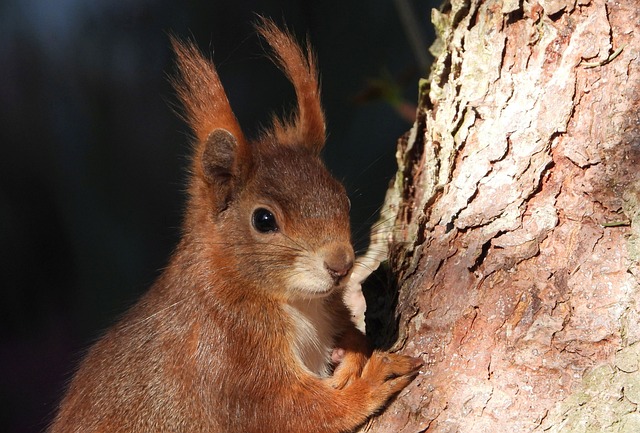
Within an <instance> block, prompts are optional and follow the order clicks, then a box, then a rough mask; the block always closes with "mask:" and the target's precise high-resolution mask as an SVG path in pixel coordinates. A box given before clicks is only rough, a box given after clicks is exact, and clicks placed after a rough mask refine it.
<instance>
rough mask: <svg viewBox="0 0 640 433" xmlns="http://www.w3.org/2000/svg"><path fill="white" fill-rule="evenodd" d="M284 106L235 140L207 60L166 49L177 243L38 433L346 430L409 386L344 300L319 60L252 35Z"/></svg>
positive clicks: (338, 212) (182, 46)
mask: <svg viewBox="0 0 640 433" xmlns="http://www.w3.org/2000/svg"><path fill="white" fill-rule="evenodd" d="M256 28H257V30H258V32H259V34H260V35H261V36H262V37H263V38H264V39H265V40H266V41H267V43H268V44H269V45H270V47H271V49H272V51H273V56H272V57H273V60H274V62H275V63H276V64H277V65H278V66H279V67H280V68H281V69H282V70H283V71H284V73H285V74H286V76H287V77H288V79H289V80H290V81H291V83H292V84H293V87H294V89H295V94H296V98H297V107H296V109H295V110H294V114H293V116H292V117H291V118H290V119H289V120H287V121H285V120H281V119H278V118H274V121H273V126H272V127H271V128H270V129H269V130H267V131H265V132H263V133H262V134H261V136H260V137H259V139H257V140H253V141H249V140H248V139H247V138H246V137H245V135H244V134H243V132H242V130H241V128H240V125H239V124H238V121H237V120H236V117H235V115H234V113H233V112H232V110H231V107H230V105H229V101H228V99H227V96H226V94H225V91H224V89H223V87H222V84H221V82H220V79H219V77H218V74H217V72H216V69H215V67H214V65H213V63H212V62H211V61H210V60H208V59H206V58H205V57H204V56H203V55H202V54H201V53H200V51H199V50H198V49H197V48H196V46H195V45H194V43H192V42H182V41H179V40H177V39H176V38H173V37H172V38H171V43H172V46H173V49H174V51H175V53H176V58H177V64H178V71H179V72H178V77H177V78H175V79H174V80H173V82H174V83H173V84H174V87H175V89H176V92H177V94H178V97H179V99H180V100H181V102H182V104H183V106H184V111H185V118H186V120H187V122H188V124H189V126H190V128H191V129H192V131H193V134H194V142H195V143H194V152H193V160H192V166H191V176H190V180H189V189H188V199H187V206H186V210H185V215H184V221H183V227H182V238H181V240H180V241H179V244H178V246H177V248H176V251H175V252H174V254H173V255H172V257H171V259H170V261H169V264H168V265H167V267H166V268H165V270H164V271H163V273H162V274H161V275H160V276H159V278H158V279H157V281H156V282H155V283H154V284H153V285H152V286H151V288H150V289H149V291H148V292H147V293H146V294H145V295H143V297H142V298H141V299H140V300H139V301H138V303H137V304H135V305H134V306H133V307H132V308H131V309H130V310H129V311H128V312H127V313H126V314H125V315H124V317H122V318H121V320H120V321H119V322H118V323H116V324H115V326H114V327H113V328H111V329H110V330H108V331H107V333H106V334H105V335H104V336H103V337H102V338H101V339H100V340H98V342H97V343H96V344H95V345H94V346H93V347H92V348H91V349H90V350H89V352H88V353H87V355H86V357H85V358H84V360H83V361H82V362H81V364H80V366H79V369H78V371H77V372H76V374H75V376H74V377H73V379H72V381H71V383H70V384H69V387H68V389H67V392H66V395H65V396H64V397H63V399H62V402H61V404H60V407H59V409H58V413H57V415H56V416H55V418H54V420H53V422H52V424H51V426H50V428H49V432H50V433H62V432H64V433H72V432H82V433H90V432H110V433H118V432H208V433H222V432H247V433H269V432H279V433H285V432H291V433H334V432H335V433H338V432H349V431H353V430H354V429H356V428H357V427H359V426H361V425H362V424H364V423H365V422H366V421H367V420H368V419H369V417H371V416H372V415H373V414H375V413H377V412H378V411H380V410H381V409H382V408H383V407H384V405H385V404H386V403H387V402H388V401H389V399H390V398H392V397H393V396H394V395H396V394H397V393H398V392H399V391H401V390H402V389H403V388H404V387H405V386H406V385H408V384H409V383H410V382H411V381H412V380H413V378H414V377H415V376H416V374H417V373H418V370H419V368H420V367H421V365H422V363H421V362H420V360H418V359H417V358H413V357H409V356H405V355H401V354H397V353H388V352H383V351H378V350H372V349H370V348H369V346H368V343H367V340H366V337H365V336H364V334H363V333H362V332H360V331H359V330H357V329H356V327H355V325H354V324H353V322H352V321H351V318H350V312H349V310H348V308H347V307H346V305H345V303H344V301H343V293H344V289H345V287H346V285H347V282H348V280H349V277H350V274H351V273H352V270H353V267H354V260H355V254H354V250H353V247H352V245H351V240H350V236H351V234H350V225H349V208H350V203H349V200H348V198H347V195H346V192H345V189H344V187H343V186H342V185H341V184H340V183H339V182H338V181H337V180H335V179H334V178H333V177H332V176H331V175H330V174H329V172H328V170H327V169H326V168H325V166H324V164H323V162H322V160H321V159H320V155H319V154H320V151H321V150H322V148H323V146H324V143H325V121H324V113H323V109H322V106H321V103H320V97H319V92H320V90H319V84H318V73H317V70H316V60H315V57H314V54H313V52H312V50H311V47H310V45H309V43H308V42H307V44H306V46H305V48H302V47H301V46H300V45H298V44H297V43H296V42H295V41H294V38H293V37H292V35H291V34H290V33H289V31H288V30H286V28H285V30H282V29H280V28H279V27H277V26H276V25H275V24H274V23H273V22H272V21H270V20H268V19H266V18H262V19H261V21H260V22H259V23H258V24H257V25H256Z"/></svg>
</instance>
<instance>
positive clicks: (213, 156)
mask: <svg viewBox="0 0 640 433" xmlns="http://www.w3.org/2000/svg"><path fill="white" fill-rule="evenodd" d="M199 156H200V168H201V169H202V177H203V178H204V180H205V181H206V182H207V184H209V186H211V188H213V190H214V198H213V200H214V203H215V205H216V209H217V210H218V212H220V211H223V210H224V209H225V208H226V207H227V205H228V204H229V201H230V200H231V198H232V196H233V192H234V191H233V190H234V187H235V186H236V185H237V181H238V180H240V178H241V167H239V166H238V164H239V163H240V161H239V160H238V159H239V155H238V140H237V139H236V137H234V136H233V134H231V133H230V132H229V131H227V130H225V129H216V130H215V131H213V132H212V133H211V134H209V136H208V137H207V139H206V140H205V142H204V143H203V146H202V151H201V154H200V155H199Z"/></svg>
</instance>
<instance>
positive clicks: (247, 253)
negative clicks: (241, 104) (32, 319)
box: [172, 19, 354, 299]
mask: <svg viewBox="0 0 640 433" xmlns="http://www.w3.org/2000/svg"><path fill="white" fill-rule="evenodd" d="M257 29H258V32H259V33H260V34H261V36H262V37H263V38H264V39H265V40H266V41H267V42H268V43H269V45H270V46H271V48H272V50H273V54H274V55H273V59H274V61H275V63H276V64H277V65H278V66H280V68H281V69H282V70H283V71H284V73H285V74H286V75H287V77H288V78H289V80H290V81H291V83H292V84H293V86H294V89H295V93H296V98H297V110H295V113H294V114H293V116H292V117H291V119H290V120H288V121H284V120H280V119H278V118H274V121H273V125H272V127H271V128H270V129H269V130H267V131H265V132H264V133H263V134H262V136H261V137H260V138H259V139H257V140H254V141H248V140H247V139H246V137H245V136H244V134H243V132H242V129H241V127H240V125H239V124H238V121H237V119H236V117H235V115H234V114H233V111H232V110H231V107H230V105H229V101H228V99H227V96H226V94H225V91H224V89H223V87H222V84H221V82H220V79H219V77H218V74H217V72H216V70H215V67H214V66H213V64H212V63H211V62H210V61H209V60H207V59H205V58H204V57H203V56H202V54H201V53H200V52H199V51H198V49H197V48H196V47H195V46H194V45H193V44H191V43H181V42H178V41H177V40H173V41H172V43H173V47H174V50H175V52H176V55H177V62H178V68H179V75H180V76H179V79H178V80H176V81H175V83H174V85H175V87H176V90H177V93H178V96H179V97H180V99H181V101H182V103H183V105H184V107H185V117H186V119H187V121H188V123H189V125H190V127H191V129H192V130H193V132H194V135H195V149H194V157H193V165H192V177H191V185H190V189H189V192H190V201H189V204H188V209H187V218H186V220H185V228H184V229H185V236H191V238H192V240H193V241H194V242H195V243H197V245H198V247H197V248H198V249H199V250H201V251H205V253H204V254H205V256H206V257H207V260H208V261H209V263H207V265H208V266H210V267H211V271H212V272H216V271H218V272H226V273H229V274H233V277H232V278H233V279H234V280H237V279H240V280H241V281H243V282H244V283H245V284H249V285H251V286H253V287H260V288H264V290H266V291H267V292H269V293H271V294H273V295H275V296H282V297H285V298H302V299H309V298H317V297H323V296H327V295H328V294H330V293H332V292H333V291H334V290H335V289H337V288H342V287H344V285H345V284H346V281H347V280H348V278H349V275H350V273H351V269H352V267H353V262H354V252H353V248H352V246H351V241H350V227H349V200H348V198H347V195H346V192H345V190H344V188H343V186H342V185H341V184H340V183H339V182H338V181H336V180H335V179H334V178H333V177H332V176H331V175H330V174H329V172H328V171H327V169H326V168H325V166H324V164H323V162H322V160H321V159H320V152H321V150H322V148H323V146H324V142H325V122H324V114H323V111H322V106H321V104H320V96H319V93H320V92H319V85H318V75H317V71H316V66H315V63H316V62H315V59H314V56H313V53H312V51H311V49H310V46H309V44H308V43H307V46H306V50H303V49H302V48H301V47H300V46H299V45H298V44H297V43H296V42H295V41H294V40H293V38H292V36H291V35H290V34H289V33H287V32H286V31H282V30H280V29H279V28H278V27H277V26H276V25H275V24H274V23H273V22H271V21H269V20H267V19H262V20H261V22H260V23H259V24H258V25H257Z"/></svg>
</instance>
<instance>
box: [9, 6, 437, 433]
mask: <svg viewBox="0 0 640 433" xmlns="http://www.w3.org/2000/svg"><path fill="white" fill-rule="evenodd" d="M397 3H399V2H393V1H391V0H384V1H383V0H370V1H322V2H313V1H308V0H298V1H295V0H290V1H276V0H271V1H257V0H246V1H242V0H236V1H195V0H193V1H183V2H180V1H168V0H161V1H154V0H127V1H125V0H119V1H114V0H56V1H45V0H3V1H2V2H0V145H1V148H0V149H1V152H2V154H1V155H0V281H1V283H0V287H1V289H0V431H2V432H7V433H9V432H11V433H14V432H39V431H43V430H44V429H45V428H46V426H47V423H48V422H49V421H50V419H51V416H52V415H53V413H54V411H55V407H56V404H57V402H58V401H59V399H60V397H61V395H62V392H63V390H64V386H65V383H66V382H67V381H68V380H69V378H70V376H71V374H72V372H73V369H74V367H75V365H77V362H78V361H79V359H80V358H81V356H82V354H83V353H84V351H85V350H86V348H87V347H88V346H89V345H90V344H91V343H92V342H93V341H95V339H96V338H98V337H99V336H100V334H101V333H102V332H103V331H104V329H105V328H106V327H108V326H109V325H110V324H111V323H113V322H114V320H116V318H117V317H118V316H119V315H120V314H122V313H123V311H125V310H126V309H127V308H128V306H130V305H131V304H132V303H133V302H135V300H136V299H137V297H138V296H139V295H140V293H142V292H143V291H144V290H145V289H146V288H147V287H148V286H149V285H150V284H151V283H152V282H153V280H154V279H155V278H156V277H157V276H158V274H159V272H160V269H161V268H162V267H163V265H164V264H165V263H166V261H167V259H168V257H169V255H170V254H171V251H172V249H173V248H174V246H175V245H176V243H177V240H178V236H179V227H180V224H181V222H180V221H181V212H182V208H183V205H184V188H185V184H186V174H185V173H186V170H185V168H186V166H187V165H188V157H189V149H190V145H189V138H188V129H187V127H186V125H184V124H183V123H182V122H181V121H180V120H179V119H178V117H177V116H176V115H175V114H174V112H173V108H172V107H175V104H176V99H175V97H174V93H173V91H172V89H171V87H170V85H169V82H168V79H167V78H168V76H170V75H172V74H173V73H174V67H173V64H172V54H171V52H170V50H169V40H168V39H169V38H168V35H169V34H175V35H178V36H180V37H190V38H193V39H195V40H196V41H197V43H198V45H199V46H200V47H201V49H202V50H204V51H206V52H207V53H213V57H214V60H215V62H216V64H217V65H218V70H219V73H220V76H221V79H222V82H223V84H224V86H225V88H226V90H227V93H228V96H229V99H230V101H231V105H232V106H233V108H234V111H235V113H236V115H237V117H238V118H239V120H240V123H241V124H242V125H243V127H244V129H245V132H246V133H248V134H249V135H252V134H254V133H255V132H256V130H257V129H258V128H259V127H260V126H264V125H266V124H268V122H269V119H270V117H271V114H272V113H274V112H275V113H277V114H283V113H285V112H287V111H288V109H289V108H291V107H292V106H293V103H294V101H293V96H294V95H293V90H292V89H291V88H290V86H289V84H288V82H287V81H286V79H285V78H284V77H283V75H282V74H281V72H280V71H279V70H278V69H277V68H276V67H274V66H273V65H272V64H271V63H270V62H269V61H268V60H266V58H265V56H264V49H265V47H264V46H263V45H264V44H261V42H260V41H259V39H258V37H257V36H256V35H255V32H254V31H253V27H252V23H253V22H255V20H256V14H260V15H264V16H267V17H272V18H273V19H274V20H275V21H276V22H279V23H283V22H286V23H287V24H288V26H289V27H290V28H291V29H292V30H293V32H294V33H295V34H296V35H298V37H299V39H302V38H304V37H305V35H307V34H308V35H309V37H310V39H311V41H312V44H313V46H314V47H315V49H316V52H317V55H318V58H319V67H320V71H321V79H322V98H323V103H324V107H325V110H326V113H327V123H328V131H329V138H328V141H327V147H326V150H325V159H326V160H327V163H328V166H329V167H330V169H331V171H332V172H333V173H334V174H335V175H336V176H337V177H338V178H339V179H341V180H343V181H344V183H345V185H346V187H347V190H348V192H349V195H350V197H351V201H352V209H353V210H352V213H353V215H352V218H353V231H354V239H355V240H356V242H357V246H358V247H363V246H364V245H365V244H366V238H367V231H368V228H369V226H370V224H371V222H372V221H374V220H375V216H376V211H377V208H378V206H379V205H380V204H381V202H382V199H383V196H384V191H385V190H386V187H387V184H388V182H389V180H390V178H391V176H392V175H393V173H394V171H395V159H394V154H395V147H396V140H397V138H398V137H399V136H400V135H402V134H403V133H405V132H406V131H407V130H408V129H409V128H410V126H411V123H410V118H409V117H410V114H409V116H407V115H405V116H404V117H403V116H401V115H400V114H399V112H398V110H397V107H395V108H394V104H392V103H390V102H391V101H395V102H398V101H400V100H404V101H406V102H408V103H409V104H414V103H415V101H416V98H417V80H418V78H419V77H421V76H424V75H425V74H426V70H425V63H424V59H422V60H420V59H418V58H417V57H418V56H417V55H415V54H414V49H415V48H416V43H414V44H413V45H412V44H411V43H410V42H409V38H408V37H407V33H408V28H407V27H408V25H407V22H406V20H405V21H403V20H401V18H400V14H399V9H398V4H397ZM401 3H403V4H404V5H405V6H407V5H408V6H409V7H410V8H411V9H412V10H413V14H414V17H415V20H416V21H415V23H416V24H418V26H417V27H416V28H415V29H413V30H415V31H417V32H418V40H420V43H419V44H417V46H422V48H423V50H422V51H423V53H426V52H427V47H428V43H429V41H430V40H432V38H433V36H432V34H431V33H430V32H431V30H430V29H429V26H428V22H429V14H430V8H431V7H432V6H431V5H430V4H429V3H432V2H431V1H428V0H424V1H415V0H410V1H403V2H401ZM409 27H411V26H409ZM419 51H420V50H419ZM381 83H382V84H381ZM392 83H393V84H392ZM409 113H411V110H410V108H409Z"/></svg>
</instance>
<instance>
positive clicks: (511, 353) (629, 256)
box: [363, 0, 640, 433]
mask: <svg viewBox="0 0 640 433" xmlns="http://www.w3.org/2000/svg"><path fill="white" fill-rule="evenodd" d="M639 11H640V7H639V5H638V2H637V0H618V1H605V0H538V1H536V0H451V2H450V3H447V5H445V6H444V8H443V9H442V10H441V11H434V12H433V14H432V20H433V22H434V24H435V26H436V29H437V31H438V33H439V39H438V41H437V42H436V44H434V46H433V47H432V50H434V54H435V56H436V63H435V65H434V67H433V70H432V73H431V76H430V78H429V80H428V81H426V80H425V82H424V83H422V85H421V97H420V106H419V109H418V116H417V121H416V123H415V125H414V127H413V128H412V130H411V131H410V133H409V134H407V136H406V137H404V138H403V139H401V140H400V143H399V150H398V163H399V171H398V174H397V177H396V179H395V183H394V185H393V186H392V188H391V189H390V191H389V193H388V196H387V201H386V207H385V209H384V211H383V215H382V218H381V225H380V226H379V227H378V228H377V231H376V237H374V241H373V248H372V250H374V251H379V250H380V248H383V247H384V248H388V249H389V257H390V260H389V264H390V267H391V269H392V271H393V275H395V276H396V278H397V281H398V287H399V293H398V295H397V296H398V298H397V307H396V313H397V317H396V318H395V319H396V320H397V323H398V328H397V333H398V340H397V343H396V345H395V349H398V350H401V351H403V352H404V353H407V354H410V355H414V356H419V357H421V358H422V359H423V360H424V362H425V366H424V367H423V369H422V373H421V374H420V375H419V376H418V378H417V379H416V380H415V381H414V382H413V383H412V384H411V385H410V386H409V387H408V388H407V389H406V390H405V391H403V392H402V393H401V394H400V395H399V396H398V398H397V399H396V400H395V402H394V403H393V404H392V405H391V406H390V407H389V408H388V409H387V410H386V411H385V412H384V413H383V414H382V415H381V416H380V417H379V418H377V419H375V420H374V421H373V422H372V423H370V424H369V425H368V426H366V427H365V428H363V431H371V432H484V431H490V432H492V433H497V432H529V431H535V432H538V431H540V432H542V431H551V432H554V431H572V432H577V431H580V432H582V431H585V432H586V431H597V432H600V431H616V432H618V431H625V432H632V431H633V432H638V431H640V410H639V406H638V404H640V369H639V364H640V343H638V341H640V286H639V281H638V278H639V271H640V270H639V268H638V257H639V256H640V244H639V236H640V204H639V202H640V181H639V179H640V178H639V177H638V171H640V165H639V162H640V141H639V140H640V59H639V52H640V12H639ZM378 297H380V295H379V296H378ZM370 308H371V307H370Z"/></svg>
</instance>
